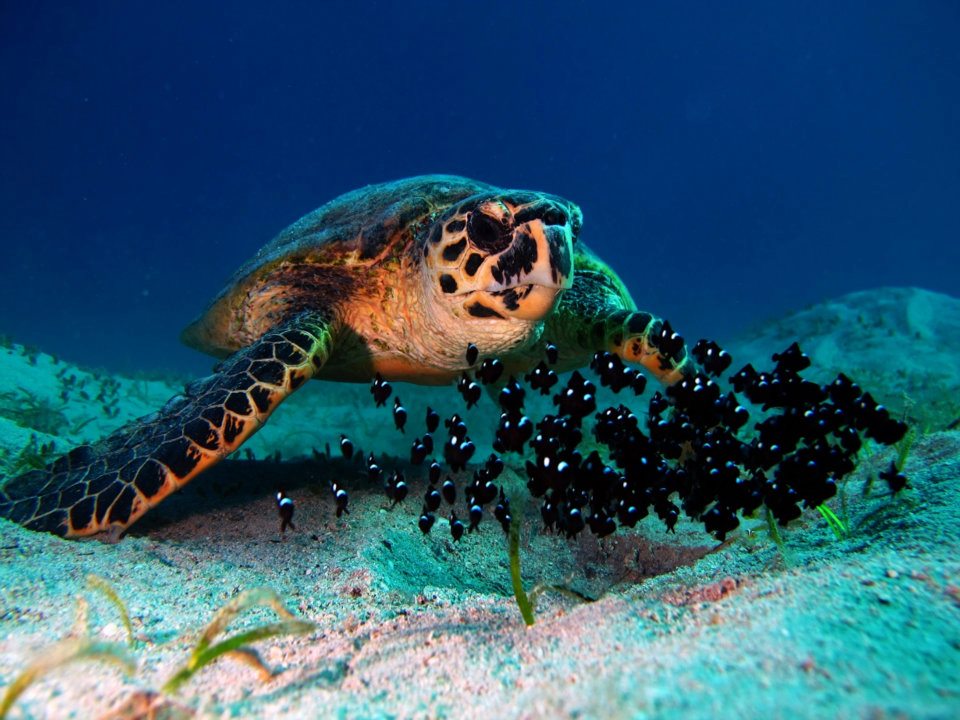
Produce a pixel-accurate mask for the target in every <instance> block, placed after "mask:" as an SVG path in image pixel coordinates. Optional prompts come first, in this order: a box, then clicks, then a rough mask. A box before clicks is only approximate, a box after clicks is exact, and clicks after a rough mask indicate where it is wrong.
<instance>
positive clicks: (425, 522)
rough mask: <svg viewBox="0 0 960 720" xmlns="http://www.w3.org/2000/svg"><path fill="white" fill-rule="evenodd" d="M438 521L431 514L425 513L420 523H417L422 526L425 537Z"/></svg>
mask: <svg viewBox="0 0 960 720" xmlns="http://www.w3.org/2000/svg"><path fill="white" fill-rule="evenodd" d="M436 521H437V518H436V517H435V516H434V514H433V513H431V512H425V513H424V514H423V515H421V516H420V521H419V522H418V523H417V524H418V525H419V526H420V530H421V531H422V532H423V534H424V535H426V534H427V533H429V532H430V528H432V527H433V524H434V523H435V522H436Z"/></svg>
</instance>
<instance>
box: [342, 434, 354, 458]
mask: <svg viewBox="0 0 960 720" xmlns="http://www.w3.org/2000/svg"><path fill="white" fill-rule="evenodd" d="M340 453H341V454H342V455H343V456H344V457H345V458H346V459H347V460H349V459H350V458H352V457H353V443H352V442H350V438H348V437H347V436H346V435H341V436H340Z"/></svg>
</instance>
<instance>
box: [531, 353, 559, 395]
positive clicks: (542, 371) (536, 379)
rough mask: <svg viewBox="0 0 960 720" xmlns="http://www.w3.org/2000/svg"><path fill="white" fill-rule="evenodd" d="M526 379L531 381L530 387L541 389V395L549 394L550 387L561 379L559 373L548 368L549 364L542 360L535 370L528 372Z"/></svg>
mask: <svg viewBox="0 0 960 720" xmlns="http://www.w3.org/2000/svg"><path fill="white" fill-rule="evenodd" d="M525 379H526V381H527V382H528V383H530V387H532V388H533V389H534V390H539V391H540V394H541V395H548V394H549V393H550V388H552V387H553V386H554V385H556V384H557V383H558V382H559V381H560V378H558V377H557V374H556V373H555V372H554V371H553V370H551V369H550V368H548V367H547V364H546V363H545V362H543V361H542V360H541V361H540V363H539V364H538V365H537V366H536V367H535V368H534V369H533V370H531V371H530V372H529V373H527V375H526V378H525Z"/></svg>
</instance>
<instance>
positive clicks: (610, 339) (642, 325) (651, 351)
mask: <svg viewBox="0 0 960 720" xmlns="http://www.w3.org/2000/svg"><path fill="white" fill-rule="evenodd" d="M604 326H605V330H606V332H605V338H604V349H606V350H608V351H610V352H613V353H616V354H617V355H619V356H620V357H621V358H622V359H623V360H624V361H626V362H631V363H637V364H639V365H642V366H643V367H644V368H646V370H647V371H648V372H650V373H652V374H653V376H654V377H656V378H657V379H658V380H659V381H660V382H662V383H663V384H664V385H673V384H674V383H675V382H678V381H679V380H682V379H683V377H684V376H686V375H688V374H690V375H692V374H693V373H694V372H696V368H695V365H694V362H693V360H692V359H691V358H690V356H689V354H688V353H687V348H686V344H685V343H684V341H683V337H681V336H680V335H679V334H678V333H676V332H674V331H673V328H671V327H670V323H669V322H667V321H665V320H661V319H659V318H656V317H654V316H653V315H651V314H650V313H646V312H629V311H626V310H624V311H620V312H615V313H613V314H612V315H609V316H608V317H607V318H606V320H605V322H604Z"/></svg>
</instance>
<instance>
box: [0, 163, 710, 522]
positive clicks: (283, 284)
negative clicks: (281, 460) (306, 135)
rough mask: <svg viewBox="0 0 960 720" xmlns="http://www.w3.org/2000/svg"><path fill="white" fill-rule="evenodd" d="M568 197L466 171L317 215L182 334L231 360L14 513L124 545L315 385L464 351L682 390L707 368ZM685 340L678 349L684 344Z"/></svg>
mask: <svg viewBox="0 0 960 720" xmlns="http://www.w3.org/2000/svg"><path fill="white" fill-rule="evenodd" d="M581 223H582V214H581V211H580V208H579V207H577V206H576V205H575V204H574V203H572V202H569V201H567V200H564V199H563V198H560V197H557V196H555V195H549V194H546V193H542V192H531V191H526V190H504V189H500V188H497V187H493V186H491V185H487V184H485V183H482V182H477V181H474V180H469V179H466V178H461V177H455V176H448V175H428V176H422V177H414V178H408V179H404V180H398V181H395V182H389V183H384V184H379V185H371V186H368V187H365V188H362V189H360V190H356V191H353V192H350V193H347V194H345V195H342V196H341V197H339V198H337V199H335V200H333V201H331V202H329V203H327V204H326V205H324V206H322V207H320V208H319V209H317V210H315V211H313V212H311V213H309V214H308V215H306V216H304V217H303V218H301V219H300V220H298V221H296V222H295V223H293V224H292V225H291V226H289V227H288V228H287V229H286V230H284V231H283V232H281V233H280V234H279V235H278V236H277V237H276V238H275V239H274V240H273V241H272V242H270V243H269V244H267V245H266V246H265V247H263V248H262V249H261V250H260V251H259V252H258V253H257V254H256V255H255V256H254V257H253V258H252V259H251V260H250V261H249V262H247V263H246V264H245V265H243V266H242V267H241V268H240V269H239V270H238V271H237V272H236V274H235V275H234V276H233V278H232V279H231V280H230V282H229V283H228V284H227V285H226V287H225V288H224V289H223V290H222V291H221V292H220V294H219V295H218V296H217V297H216V298H215V299H214V300H213V302H212V303H211V304H210V306H209V307H208V308H207V310H206V312H204V313H203V314H202V315H200V317H199V318H197V319H196V320H195V321H194V322H193V323H192V324H190V325H189V326H188V327H187V328H186V330H184V332H183V335H182V338H183V340H184V341H185V342H186V343H187V344H188V345H191V346H193V347H195V348H197V349H199V350H202V351H205V352H207V353H210V354H212V355H215V356H218V357H221V358H224V359H223V360H222V362H220V363H219V364H218V365H217V366H216V368H215V369H214V373H213V374H212V375H210V376H209V377H206V378H203V379H200V380H197V381H195V382H193V383H191V384H189V385H188V386H187V387H186V388H185V389H184V392H183V393H182V394H180V395H177V396H175V397H174V398H172V399H171V400H170V401H169V402H168V403H167V404H166V405H165V406H164V407H163V408H162V409H161V410H160V411H159V412H157V413H154V414H152V415H149V416H147V417H144V418H141V419H139V420H136V421H134V422H132V423H129V424H128V425H126V426H125V427H123V428H121V429H119V430H118V431H116V432H115V433H113V434H112V435H110V436H109V437H107V438H105V439H103V440H101V441H99V442H97V443H95V444H90V445H81V446H80V447H77V448H75V449H73V450H71V451H70V452H68V453H67V454H66V455H64V456H62V457H61V458H59V459H58V460H56V461H54V462H52V463H51V464H50V465H48V466H47V467H46V468H42V469H38V470H32V471H30V472H27V473H25V474H23V475H20V476H19V477H16V478H13V479H11V480H10V481H8V482H7V484H6V485H5V486H4V487H3V488H2V490H0V516H3V517H7V518H10V519H12V520H14V521H15V522H18V523H20V524H22V525H24V526H26V527H28V528H31V529H35V530H42V531H48V532H52V533H56V534H59V535H62V536H67V537H78V536H85V535H93V534H96V533H101V532H107V533H111V534H113V535H114V536H115V537H116V536H119V534H120V533H122V532H123V531H124V530H125V529H126V528H128V527H129V526H130V525H131V524H132V523H133V522H135V521H136V520H137V519H138V518H140V517H141V516H142V515H143V514H144V513H146V512H147V511H148V510H149V509H150V508H151V507H153V506H155V505H157V503H159V502H160V501H162V500H163V499H164V498H165V497H167V496H168V495H170V494H171V493H173V492H175V491H176V490H177V489H179V488H181V487H182V486H183V485H185V484H186V483H188V482H190V481H191V480H192V479H193V478H195V477H196V476H197V475H199V474H200V473H201V472H203V471H204V470H206V469H207V468H209V467H210V466H211V465H213V464H215V463H216V462H218V461H219V460H221V459H223V458H224V457H226V456H228V455H230V454H231V453H232V452H234V451H235V450H236V449H237V448H238V447H240V445H241V444H242V443H243V442H244V441H245V440H246V439H247V438H249V437H250V436H251V435H252V434H253V433H255V432H256V431H257V429H258V428H259V427H260V426H262V425H263V423H264V422H266V421H267V419H268V417H269V416H270V414H271V413H272V412H273V411H274V409H275V408H276V407H277V406H278V405H279V404H280V403H281V401H283V399H284V398H286V397H287V396H288V395H289V394H290V393H292V392H294V391H295V390H296V389H297V388H299V387H300V386H301V385H303V383H304V382H305V381H306V380H309V379H310V378H322V379H330V380H341V381H354V382H369V381H370V380H371V379H372V378H373V377H375V375H376V374H377V373H379V374H380V375H381V376H382V377H383V378H385V379H388V380H398V381H407V382H413V383H420V384H444V383H452V382H453V381H455V380H457V379H458V378H460V377H461V376H462V374H463V373H464V371H466V370H468V369H469V368H468V366H467V363H466V360H465V356H464V349H465V348H466V347H467V346H468V344H470V343H472V344H473V345H474V346H476V348H477V351H478V354H479V357H480V358H483V357H492V356H496V357H498V358H500V360H501V361H502V362H503V364H504V367H505V370H506V373H507V374H516V375H519V374H520V373H523V372H526V371H528V370H530V369H531V368H533V367H534V366H535V365H536V364H537V363H538V362H539V361H540V359H541V358H542V357H543V356H544V351H545V347H546V343H547V341H548V340H549V341H552V342H553V343H554V344H555V346H556V347H557V348H558V350H559V356H558V360H557V362H556V364H555V366H554V367H555V369H557V370H558V371H560V370H564V369H573V368H577V367H582V366H584V365H586V364H587V363H588V362H589V361H590V359H591V358H592V356H593V354H594V353H595V352H597V351H600V350H604V351H610V352H614V353H616V354H618V355H619V356H620V357H621V358H622V359H623V360H625V361H628V362H632V363H638V364H640V365H642V366H644V367H645V368H646V369H647V370H648V371H649V372H651V373H652V374H653V375H654V376H656V377H657V378H658V379H659V380H660V381H662V382H663V383H665V384H671V383H674V382H676V381H677V380H679V379H680V378H681V377H683V376H685V375H688V374H690V373H692V372H693V367H694V363H693V361H692V360H691V358H690V357H689V355H688V353H687V352H686V350H685V348H684V347H683V344H682V341H681V342H679V343H678V342H677V337H676V336H671V337H668V334H667V333H665V332H664V324H663V322H662V321H661V320H659V319H658V318H656V317H654V316H653V315H651V314H650V313H647V312H642V311H639V310H638V309H637V306H636V305H635V304H634V301H633V300H632V299H631V297H630V294H629V292H628V291H627V289H626V287H625V285H624V283H623V282H622V281H621V280H620V278H619V277H617V275H616V273H614V272H613V270H611V269H610V268H609V267H608V266H607V265H606V264H604V263H603V262H602V261H601V260H600V259H599V258H597V257H596V256H595V255H594V254H592V253H591V252H590V251H589V250H587V248H586V247H584V245H583V243H582V242H581V241H580V240H579V238H578V236H579V234H580V228H581ZM668 340H669V342H668Z"/></svg>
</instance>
